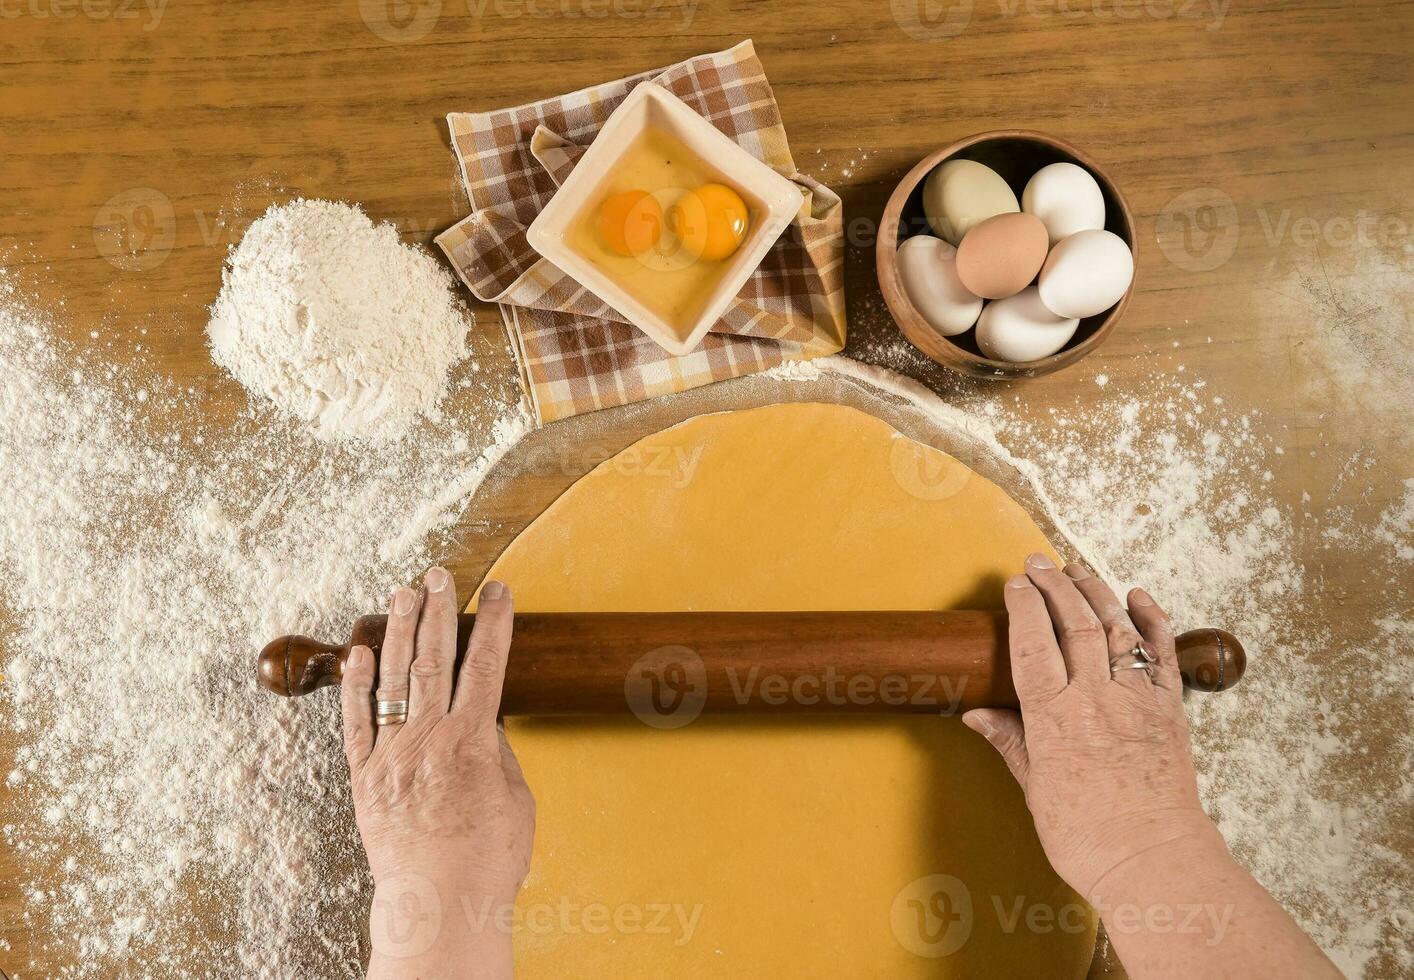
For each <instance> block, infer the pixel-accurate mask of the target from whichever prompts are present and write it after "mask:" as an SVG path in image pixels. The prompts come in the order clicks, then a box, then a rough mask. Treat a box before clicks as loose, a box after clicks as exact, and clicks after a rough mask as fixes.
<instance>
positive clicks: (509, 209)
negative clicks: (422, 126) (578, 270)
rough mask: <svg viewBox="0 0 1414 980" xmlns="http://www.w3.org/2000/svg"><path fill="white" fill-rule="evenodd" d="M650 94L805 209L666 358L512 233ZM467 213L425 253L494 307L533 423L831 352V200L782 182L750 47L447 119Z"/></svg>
mask: <svg viewBox="0 0 1414 980" xmlns="http://www.w3.org/2000/svg"><path fill="white" fill-rule="evenodd" d="M645 81H653V82H655V83H657V84H659V85H662V86H663V87H664V88H666V89H667V90H668V91H670V92H672V93H673V94H674V95H676V96H678V98H680V99H682V100H683V101H684V102H686V103H687V104H688V105H689V106H691V107H692V108H693V109H695V110H697V111H698V112H699V113H701V114H702V115H703V116H704V117H705V118H706V119H708V120H709V121H710V122H711V123H712V124H713V125H715V126H716V127H717V128H718V129H720V130H721V131H722V132H724V133H726V134H727V135H728V136H730V137H731V138H732V139H734V140H736V141H737V142H738V143H739V144H741V146H742V147H744V148H745V149H746V150H748V151H749V152H751V153H754V154H755V155H756V156H757V157H758V158H759V159H761V160H763V161H765V162H766V163H767V164H768V165H769V166H770V167H771V168H772V169H774V170H776V171H777V172H778V173H780V174H782V175H783V176H785V177H787V178H789V179H790V180H792V181H794V182H795V183H796V184H797V185H798V186H799V187H800V188H801V190H802V191H803V192H804V194H805V204H804V206H803V207H802V208H801V211H800V214H799V215H797V217H796V220H795V221H794V223H793V224H792V225H791V226H790V228H788V229H787V230H786V232H785V233H784V234H783V235H782V236H781V238H780V240H779V241H778V242H777V243H776V244H775V246H774V247H773V248H772V249H771V251H770V252H769V253H768V254H767V256H766V259H765V260H764V261H763V262H762V264H761V267H760V268H759V269H758V270H757V271H756V273H755V274H754V275H753V276H752V277H751V279H749V280H748V281H747V283H746V285H745V286H744V287H743V288H742V290H741V292H740V293H739V294H738V295H737V297H736V299H735V300H734V301H733V303H732V305H731V306H730V307H728V309H727V312H726V313H725V314H723V316H722V319H721V321H720V322H718V323H717V324H716V325H715V326H714V327H713V332H712V333H709V334H708V335H707V337H706V338H705V339H704V340H703V342H702V345H701V346H700V347H699V348H698V349H697V350H695V351H693V352H692V353H690V354H688V355H686V356H684V357H675V356H673V355H672V354H669V353H668V352H667V351H665V350H663V349H662V348H661V347H659V346H658V345H657V344H655V343H654V342H653V341H652V340H650V339H648V337H647V336H645V335H644V334H643V333H641V332H640V331H639V330H638V328H637V327H634V326H632V325H630V324H628V323H625V322H624V321H623V318H622V317H620V316H619V314H618V313H616V312H615V311H614V310H613V309H611V308H610V307H608V306H607V305H605V304H604V303H603V302H602V301H600V300H599V299H598V298H597V297H596V296H594V294H593V293H591V292H589V291H588V290H586V289H584V288H583V287H582V286H580V285H579V284H578V283H577V282H575V281H574V280H573V279H571V278H570V277H569V276H567V275H566V274H565V273H563V272H561V271H560V270H559V269H558V268H556V267H555V266H554V265H552V264H551V263H550V262H548V261H546V260H545V259H542V258H541V257H540V256H539V254H538V253H536V252H535V250H534V249H532V248H531V247H530V245H529V243H528V242H527V241H526V238H525V230H526V229H527V228H528V227H529V226H530V223H531V222H532V221H533V220H535V216H536V215H537V214H539V213H540V209H541V208H542V207H544V206H545V204H546V203H547V202H548V201H549V200H550V198H551V196H552V195H553V194H554V193H555V189H556V188H557V187H558V186H559V184H560V183H561V182H562V181H563V180H564V178H565V176H567V175H568V174H569V172H570V171H571V170H572V169H573V168H574V164H575V162H577V161H578V159H579V157H580V156H581V155H582V154H583V152H584V150H585V148H587V147H588V146H589V144H590V142H592V141H593V139H594V137H595V135H596V134H597V133H598V131H599V127H600V126H602V125H603V123H604V122H605V120H607V119H608V118H609V115H610V114H611V113H612V112H613V111H614V109H615V108H617V107H618V104H619V103H620V102H621V101H623V99H624V97H625V96H626V95H628V93H629V92H630V91H632V90H633V88H634V86H636V85H638V84H639V83H641V82H645ZM447 122H448V124H449V126H450V127H451V134H452V145H453V147H454V148H455V150H456V154H457V160H458V162H459V163H460V164H461V171H462V180H463V181H464V182H465V184H466V191H467V195H468V196H469V197H470V199H471V206H472V213H471V215H470V216H469V217H467V218H465V219H464V220H463V221H461V222H460V223H458V224H457V225H455V226H453V227H452V228H449V229H448V230H446V231H445V232H443V233H442V234H441V235H439V236H438V237H437V244H438V245H439V246H441V248H442V251H443V252H445V253H446V255H447V258H448V259H450V260H451V262H452V265H453V266H454V267H455V268H456V270H457V273H458V275H460V276H461V278H462V281H463V282H465V283H466V284H467V287H468V288H469V289H470V290H471V291H472V293H473V294H474V295H475V296H476V297H477V298H478V299H481V300H485V301H487V302H493V303H498V304H500V308H501V315H502V318H503V319H504V320H505V324H506V330H507V332H508V333H509V334H510V337H511V344H512V347H513V348H514V350H515V352H516V360H517V362H518V364H519V366H520V372H521V382H522V384H523V385H524V386H525V390H526V393H527V395H528V396H529V399H530V402H531V405H532V407H533V408H534V411H535V415H536V418H537V419H538V420H539V421H540V422H552V421H554V420H555V419H562V418H568V417H569V416H572V415H578V414H580V413H582V412H591V411H595V410H597V409H601V408H610V407H612V406H615V405H626V404H629V403H631V402H636V401H642V400H643V399H645V398H652V397H654V396H656V395H662V394H668V393H670V392H676V391H686V390H687V389H689V388H696V387H698V386H699V385H704V384H708V383H710V382H713V381H721V380H724V379H726V378H734V377H738V376H740V375H744V374H752V373H754V372H757V371H763V370H765V369H767V368H770V367H774V366H775V365H777V364H780V363H782V362H783V361H788V360H804V359H808V358H812V357H821V356H823V355H825V354H833V353H835V352H836V351H838V350H840V349H841V348H842V347H843V346H844V340H845V308H844V269H843V265H844V219H843V211H842V208H841V206H840V199H839V198H838V197H837V196H836V195H835V193H834V192H833V191H831V190H830V189H829V188H827V187H825V186H824V185H823V184H820V183H817V182H816V181H814V180H812V179H811V178H810V177H807V176H805V175H804V174H801V173H800V172H799V171H797V170H796V167H795V161H794V160H793V159H792V158H791V154H790V147H789V146H788V145H787V143H786V133H785V127H784V126H783V125H782V124H781V116H780V111H779V109H778V107H777V106H776V99H775V96H774V95H773V94H772V92H771V86H770V83H768V82H767V81H766V74H765V70H764V69H763V68H762V66H761V62H760V60H759V59H758V58H757V57H756V51H755V49H754V48H753V47H752V44H751V42H750V41H744V42H742V43H741V44H738V45H737V46H736V47H734V48H731V49H730V50H727V51H720V52H717V53H716V54H707V55H701V56H699V57H696V58H692V59H691V60H689V61H684V62H682V63H680V64H676V65H672V66H671V67H668V68H665V69H661V70H658V71H651V72H644V73H642V74H639V75H633V76H630V77H628V78H621V79H619V80H618V81H615V82H606V83H604V84H602V85H596V86H594V87H593V88H587V89H584V90H582V91H579V92H572V93H570V94H568V95H561V96H556V97H555V98H550V99H545V100H543V101H540V102H534V103H531V104H530V105H524V106H519V107H517V108H514V109H498V110H495V111H492V112H480V113H460V112H456V113H452V114H451V115H449V116H448V117H447Z"/></svg>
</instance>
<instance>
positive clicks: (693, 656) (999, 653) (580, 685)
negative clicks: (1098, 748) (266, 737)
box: [258, 612, 1247, 715]
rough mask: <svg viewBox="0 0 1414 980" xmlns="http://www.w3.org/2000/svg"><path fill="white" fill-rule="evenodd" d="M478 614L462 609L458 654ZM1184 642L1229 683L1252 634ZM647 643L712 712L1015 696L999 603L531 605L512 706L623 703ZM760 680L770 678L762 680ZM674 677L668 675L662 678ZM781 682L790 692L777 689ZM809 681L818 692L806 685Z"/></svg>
mask: <svg viewBox="0 0 1414 980" xmlns="http://www.w3.org/2000/svg"><path fill="white" fill-rule="evenodd" d="M475 621H476V618H475V616H473V615H470V614H464V615H462V616H460V617H458V622H457V634H458V636H457V649H458V650H465V649H466V644H467V640H468V639H469V637H470V635H471V627H472V624H473V623H474V622H475ZM386 626H387V617H386V616H365V617H363V618H362V619H359V620H358V621H357V622H356V623H355V624H354V629H353V635H352V636H351V637H350V639H349V642H348V643H347V644H344V645H341V646H339V645H334V644H329V643H320V642H319V641H317V640H313V639H310V638H309V637H307V636H284V637H281V638H280V639H278V640H275V641H274V642H273V643H271V644H269V645H268V646H266V647H265V649H264V650H262V651H261V653H260V659H259V663H258V673H259V678H260V683H261V685H262V686H263V687H265V688H267V689H269V690H271V691H273V692H274V693H276V694H279V695H283V696H285V697H298V696H299V695H303V694H309V693H310V692H311V691H316V690H318V689H319V688H321V687H328V686H331V685H335V684H338V683H340V681H341V680H342V679H343V673H344V659H345V658H346V657H347V656H348V652H349V650H350V649H351V648H352V647H354V646H366V647H369V648H370V649H371V650H372V651H373V653H374V656H375V657H376V656H377V655H378V653H379V650H380V648H381V646H382V642H383V632H384V630H385V628H386ZM684 640H686V641H687V642H686V644H684V642H683V641H684ZM1177 649H1178V661H1179V670H1180V672H1181V673H1182V675H1183V682H1184V684H1185V685H1187V686H1188V687H1189V688H1191V689H1193V690H1195V691H1203V692H1212V691H1223V690H1226V689H1228V688H1230V687H1232V686H1233V685H1234V684H1236V683H1237V682H1238V680H1240V679H1241V677H1242V673H1243V671H1244V670H1245V669H1246V667H1247V655H1246V653H1245V652H1244V651H1243V649H1242V644H1240V643H1239V642H1238V641H1237V638H1236V637H1234V636H1233V635H1232V634H1231V633H1228V632H1226V631H1224V630H1219V629H1199V630H1192V631H1190V632H1187V633H1184V634H1183V635H1182V636H1180V637H1178V641H1177ZM645 651H646V652H648V656H649V657H652V656H653V655H655V654H657V653H660V652H662V651H668V654H667V660H668V661H672V660H673V658H674V657H677V658H679V659H681V658H682V657H683V656H684V655H685V657H686V661H685V662H690V663H691V665H692V669H693V670H694V671H696V672H697V673H698V675H699V676H700V680H701V687H702V688H703V693H702V697H703V704H702V707H704V708H707V709H709V710H718V711H736V712H741V711H763V710H777V711H791V710H796V711H802V710H831V709H832V708H833V709H836V710H840V711H861V712H870V711H873V712H879V711H901V712H916V713H923V712H926V713H939V712H940V711H941V710H952V711H961V710H966V709H968V708H975V707H1008V706H1010V707H1014V706H1015V705H1016V692H1015V689H1014V688H1013V687H1012V682H1011V669H1010V663H1009V661H1008V656H1007V649H1006V617H1005V614H1003V613H990V612H947V613H919V612H868V613H588V614H573V613H538V614H537V613H528V614H522V615H520V616H517V617H516V642H515V646H514V647H513V649H512V653H511V660H510V664H509V665H508V668H507V672H506V686H505V691H504V694H503V697H502V703H501V709H502V712H503V713H504V714H507V715H555V714H611V713H617V712H621V711H624V710H625V709H626V708H628V707H631V705H630V704H629V701H628V693H627V687H626V685H627V682H628V680H629V678H630V677H632V676H633V675H634V672H635V670H636V669H638V668H641V667H642V665H643V662H644V659H645ZM674 651H677V652H676V653H674ZM662 666H664V665H663V664H657V665H656V667H662ZM673 666H674V667H675V669H676V668H677V667H678V666H680V665H678V664H673ZM648 667H649V669H656V668H655V665H654V664H649V665H648ZM753 671H754V672H755V673H754V674H753ZM680 674H681V672H680V671H679V680H680V679H681V677H680ZM831 677H833V678H834V679H835V680H836V681H837V682H838V684H839V689H840V691H842V692H844V693H842V694H840V695H839V696H838V698H837V700H835V701H831V700H830V697H829V695H828V694H825V688H826V687H827V686H828V684H829V683H830V680H829V678H831ZM763 678H768V679H770V680H769V681H762V683H761V684H760V687H759V688H757V687H756V684H757V681H761V680H762V679H763ZM910 678H911V679H914V680H918V681H919V683H918V684H916V685H912V682H911V681H910ZM689 680H691V678H689ZM926 681H938V682H941V683H940V686H939V685H930V684H927V683H923V682H926ZM665 683H668V684H669V685H670V686H671V683H672V681H671V678H667V677H666V675H665ZM768 684H774V687H771V688H770V690H768ZM802 684H804V685H805V686H804V687H802V686H801V685H802ZM782 685H784V687H785V689H787V690H788V691H789V692H790V693H788V694H787V695H785V696H784V697H779V696H777V697H774V698H773V697H772V696H771V695H770V691H779V690H781V688H782ZM891 685H892V687H891ZM924 687H930V693H928V694H927V696H926V697H925V696H923V694H922V689H923V688H924ZM807 688H808V690H809V691H810V692H812V694H811V696H810V697H803V696H800V695H799V694H798V693H797V692H799V691H802V690H806V689H807ZM890 690H893V691H894V692H895V693H894V696H893V697H892V698H890V697H889V696H888V692H889V691H890ZM743 691H747V693H746V694H743ZM752 691H755V692H756V693H754V694H753V693H751V692H752ZM899 692H902V700H900V696H901V695H900V694H899ZM822 694H823V695H824V696H822ZM915 695H916V696H915Z"/></svg>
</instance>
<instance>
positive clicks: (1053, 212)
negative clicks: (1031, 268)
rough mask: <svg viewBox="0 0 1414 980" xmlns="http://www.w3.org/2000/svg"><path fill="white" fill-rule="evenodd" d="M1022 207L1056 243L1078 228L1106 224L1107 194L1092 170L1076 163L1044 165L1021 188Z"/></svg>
mask: <svg viewBox="0 0 1414 980" xmlns="http://www.w3.org/2000/svg"><path fill="white" fill-rule="evenodd" d="M1021 210H1023V211H1025V212H1026V213H1027V214H1034V215H1035V216H1036V217H1038V218H1040V219H1041V223H1042V224H1043V225H1045V226H1046V234H1047V235H1048V236H1049V237H1050V239H1051V244H1052V245H1054V244H1055V243H1056V242H1058V241H1060V240H1061V239H1062V238H1067V237H1069V236H1071V235H1073V234H1075V233H1076V232H1077V231H1088V230H1090V229H1093V228H1103V227H1105V196H1104V195H1103V194H1101V193H1100V185H1099V184H1098V183H1096V181H1095V178H1094V177H1092V176H1090V171H1088V170H1086V169H1085V168H1084V167H1077V166H1076V165H1075V164H1073V163H1053V164H1051V165H1050V166H1047V167H1042V168H1041V169H1040V170H1038V171H1036V173H1035V174H1033V175H1032V177H1031V179H1030V180H1028V181H1027V182H1026V189H1025V190H1023V191H1022V192H1021Z"/></svg>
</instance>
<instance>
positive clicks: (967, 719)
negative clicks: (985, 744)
mask: <svg viewBox="0 0 1414 980" xmlns="http://www.w3.org/2000/svg"><path fill="white" fill-rule="evenodd" d="M962 723H963V724H964V725H966V726H967V727H968V728H970V729H972V730H973V731H974V732H976V733H977V734H978V735H981V736H982V737H983V738H986V739H990V738H991V737H992V726H991V725H989V724H987V722H985V721H983V720H982V719H981V718H975V717H972V716H970V715H963V716H962Z"/></svg>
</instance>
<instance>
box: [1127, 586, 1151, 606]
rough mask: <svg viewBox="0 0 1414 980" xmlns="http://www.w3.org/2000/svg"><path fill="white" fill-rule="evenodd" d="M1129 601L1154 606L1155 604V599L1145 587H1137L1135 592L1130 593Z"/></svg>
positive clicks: (1137, 604) (1138, 604)
mask: <svg viewBox="0 0 1414 980" xmlns="http://www.w3.org/2000/svg"><path fill="white" fill-rule="evenodd" d="M1129 601H1130V602H1132V603H1134V604H1135V605H1136V606H1152V605H1153V604H1154V600H1153V599H1152V598H1150V596H1149V593H1147V592H1145V591H1144V590H1143V589H1135V590H1134V591H1133V592H1131V593H1129Z"/></svg>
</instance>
